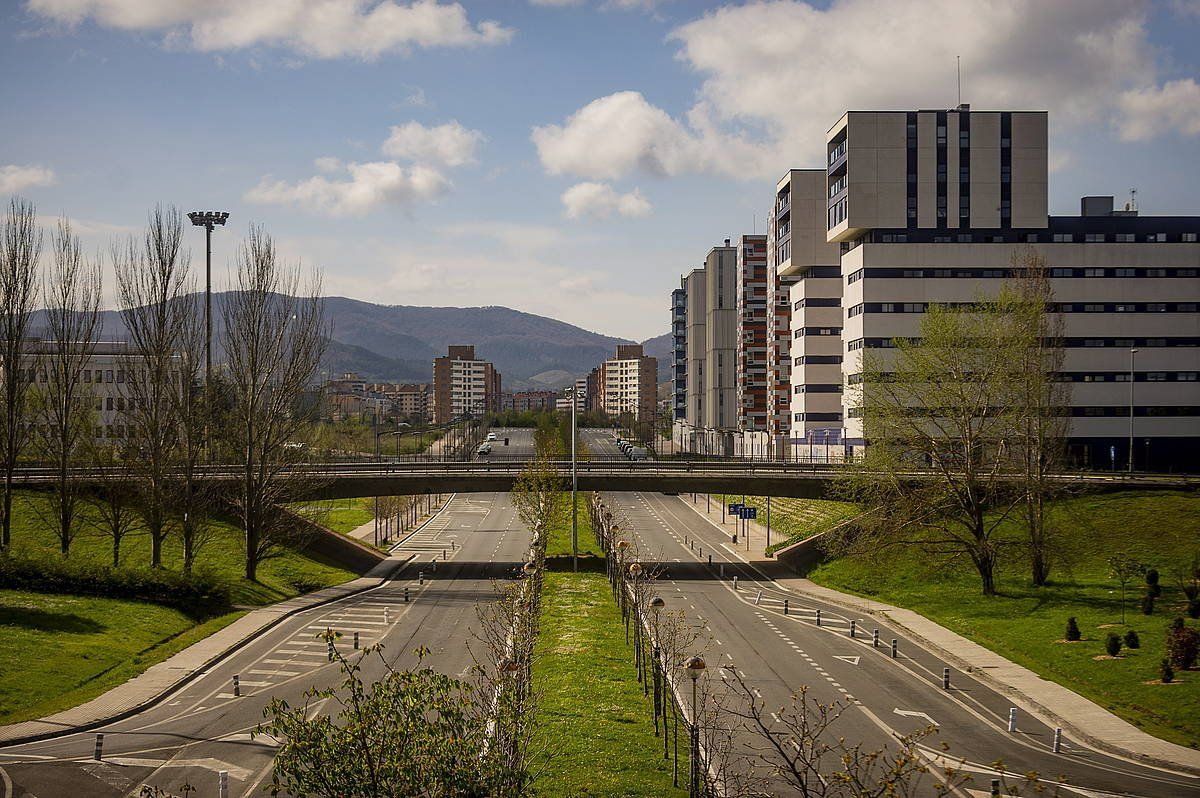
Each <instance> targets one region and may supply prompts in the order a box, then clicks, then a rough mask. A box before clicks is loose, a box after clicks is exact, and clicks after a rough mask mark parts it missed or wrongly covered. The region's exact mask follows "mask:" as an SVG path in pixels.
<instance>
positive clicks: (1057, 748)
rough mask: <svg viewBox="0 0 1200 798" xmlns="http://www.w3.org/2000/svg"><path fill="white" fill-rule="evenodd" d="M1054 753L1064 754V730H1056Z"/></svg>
mask: <svg viewBox="0 0 1200 798" xmlns="http://www.w3.org/2000/svg"><path fill="white" fill-rule="evenodd" d="M1054 753H1056V754H1059V753H1062V729H1055V730H1054Z"/></svg>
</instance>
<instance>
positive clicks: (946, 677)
mask: <svg viewBox="0 0 1200 798" xmlns="http://www.w3.org/2000/svg"><path fill="white" fill-rule="evenodd" d="M942 689H943V690H949V689H950V669H949V668H942Z"/></svg>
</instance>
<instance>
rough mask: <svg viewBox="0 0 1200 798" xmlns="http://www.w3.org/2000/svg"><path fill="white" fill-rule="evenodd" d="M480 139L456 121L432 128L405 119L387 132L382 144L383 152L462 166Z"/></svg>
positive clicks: (480, 134) (482, 138) (468, 160)
mask: <svg viewBox="0 0 1200 798" xmlns="http://www.w3.org/2000/svg"><path fill="white" fill-rule="evenodd" d="M483 141H484V136H483V134H482V133H480V132H479V131H478V130H470V129H468V128H465V127H463V126H462V125H460V124H459V123H458V122H453V121H452V122H449V123H447V124H444V125H438V126H436V127H425V126H424V125H422V124H421V123H420V122H407V123H405V124H403V125H396V126H394V127H393V128H392V131H391V135H390V136H388V139H387V141H385V142H384V143H383V154H384V155H387V156H389V157H392V158H399V159H402V160H408V161H419V162H425V163H428V162H433V163H439V164H443V165H445V166H462V165H464V164H468V163H473V162H474V161H475V148H476V147H478V146H479V145H480V144H481V143H482V142H483Z"/></svg>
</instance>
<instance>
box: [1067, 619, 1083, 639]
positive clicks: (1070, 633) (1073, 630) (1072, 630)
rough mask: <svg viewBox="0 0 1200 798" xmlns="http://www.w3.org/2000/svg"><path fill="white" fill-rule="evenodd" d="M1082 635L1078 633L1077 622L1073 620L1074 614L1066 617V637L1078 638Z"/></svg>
mask: <svg viewBox="0 0 1200 798" xmlns="http://www.w3.org/2000/svg"><path fill="white" fill-rule="evenodd" d="M1081 637H1083V635H1081V634H1080V633H1079V624H1078V623H1076V622H1075V616H1074V615H1072V616H1071V617H1070V618H1067V639H1068V640H1071V641H1075V640H1079V639H1080V638H1081Z"/></svg>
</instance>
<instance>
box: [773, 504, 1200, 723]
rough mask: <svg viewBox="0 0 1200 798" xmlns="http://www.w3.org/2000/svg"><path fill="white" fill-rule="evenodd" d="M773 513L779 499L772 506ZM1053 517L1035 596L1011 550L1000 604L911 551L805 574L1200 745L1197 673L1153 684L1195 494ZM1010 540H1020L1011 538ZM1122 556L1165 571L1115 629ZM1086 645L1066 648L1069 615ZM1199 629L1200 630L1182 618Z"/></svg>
mask: <svg viewBox="0 0 1200 798" xmlns="http://www.w3.org/2000/svg"><path fill="white" fill-rule="evenodd" d="M772 504H774V502H772ZM1051 519H1052V521H1053V523H1054V524H1055V527H1056V528H1057V529H1058V530H1059V533H1060V534H1061V536H1062V544H1063V545H1062V547H1061V548H1062V550H1063V552H1064V554H1063V555H1062V556H1060V558H1059V561H1058V562H1057V563H1056V564H1055V566H1054V570H1053V572H1052V574H1051V583H1050V584H1048V585H1047V586H1045V587H1042V588H1036V587H1033V586H1032V585H1031V582H1030V579H1029V575H1028V566H1027V564H1026V562H1025V559H1024V557H1022V556H1021V554H1020V553H1019V552H1018V551H1017V550H1012V549H1010V550H1009V552H1008V555H1007V559H1006V560H1004V561H1002V563H1001V566H1000V569H999V572H998V576H997V584H998V589H999V593H1000V595H998V596H996V597H993V598H985V597H984V596H982V595H981V594H980V587H979V578H978V576H977V575H976V574H975V571H974V569H973V568H972V567H971V565H970V564H969V563H967V562H958V563H954V564H953V566H952V567H949V566H947V565H946V564H945V563H944V562H943V563H939V562H938V561H936V560H935V559H934V558H931V557H929V556H927V555H925V554H923V553H922V552H920V551H918V550H916V549H907V550H903V551H888V552H886V554H885V556H883V557H881V558H880V561H877V562H867V561H862V560H855V559H849V558H842V559H838V560H834V561H832V562H830V563H827V564H825V565H822V566H820V567H819V568H818V569H817V570H815V571H814V572H812V573H811V574H809V576H810V578H811V579H813V580H814V581H815V582H818V583H820V584H823V585H827V586H829V587H832V588H837V589H839V590H845V591H847V592H850V593H855V594H858V595H862V596H868V597H871V598H875V599H879V600H882V601H886V602H889V603H891V604H895V605H898V606H901V607H907V608H910V609H913V610H916V611H917V612H919V613H921V614H922V615H925V616H927V617H929V618H931V619H932V620H934V621H936V622H938V623H940V624H942V625H944V626H946V627H948V628H950V629H953V630H954V631H956V632H958V633H959V634H962V635H964V636H965V637H968V638H970V639H971V640H974V641H975V642H977V643H980V644H981V645H984V646H987V647H988V648H990V649H992V650H993V651H996V652H998V653H1000V654H1002V655H1004V656H1005V657H1008V658H1009V659H1012V660H1013V661H1015V662H1018V663H1020V664H1021V665H1024V666H1026V667H1028V668H1030V669H1032V670H1034V671H1036V672H1037V673H1039V674H1040V675H1042V676H1043V677H1045V678H1048V679H1052V680H1054V681H1056V682H1058V683H1060V684H1063V685H1065V686H1067V687H1069V688H1070V689H1072V690H1074V691H1076V692H1078V693H1080V694H1081V695H1084V696H1086V697H1087V698H1089V699H1091V700H1093V701H1095V702H1096V703H1098V704H1100V705H1101V706H1104V707H1106V708H1108V709H1109V710H1111V711H1113V712H1115V713H1116V714H1118V715H1120V716H1121V717H1123V718H1125V719H1126V720H1129V721H1130V722H1132V723H1134V724H1136V725H1138V726H1140V727H1141V728H1143V729H1144V730H1145V731H1147V732H1149V733H1151V734H1155V735H1158V736H1160V737H1163V738H1165V739H1168V740H1171V741H1173V742H1177V743H1180V744H1183V745H1190V746H1193V747H1200V670H1196V671H1191V672H1184V673H1178V674H1177V678H1178V683H1177V684H1170V685H1161V684H1156V683H1153V682H1154V681H1155V680H1157V678H1158V666H1159V662H1160V661H1161V660H1162V658H1163V656H1164V648H1165V628H1166V626H1167V624H1168V623H1169V622H1170V620H1171V619H1173V618H1175V617H1177V616H1179V615H1182V614H1183V609H1184V601H1183V594H1182V592H1181V591H1180V589H1179V588H1178V586H1177V585H1176V583H1175V579H1174V577H1173V576H1172V572H1173V571H1174V569H1175V568H1177V567H1179V566H1182V565H1185V564H1187V563H1189V562H1190V561H1191V558H1192V556H1193V554H1194V553H1196V552H1197V550H1198V549H1200V534H1198V532H1197V519H1200V495H1196V494H1194V493H1183V492H1129V493H1110V494H1102V495H1092V496H1084V497H1078V498H1073V499H1068V500H1064V501H1061V502H1059V503H1057V504H1056V505H1054V507H1053V510H1052V513H1051ZM1006 533H1007V534H1008V536H1009V537H1010V538H1011V539H1014V540H1015V539H1016V538H1017V536H1018V534H1019V532H1018V530H1017V529H1016V528H1015V527H1012V528H1010V529H1008V530H1006ZM1119 552H1123V553H1127V554H1129V555H1130V556H1132V557H1135V558H1136V559H1138V560H1139V561H1141V562H1142V563H1144V564H1145V565H1147V566H1148V567H1154V568H1157V569H1158V570H1159V572H1160V573H1161V576H1162V579H1161V584H1162V589H1163V594H1162V597H1161V598H1160V599H1159V600H1158V603H1157V606H1156V608H1155V611H1154V614H1153V615H1150V616H1146V615H1142V614H1141V612H1140V611H1139V608H1138V601H1139V598H1140V596H1141V593H1142V592H1143V590H1144V583H1142V582H1141V580H1140V579H1139V580H1137V581H1136V582H1135V583H1134V584H1132V585H1131V586H1130V590H1129V594H1130V595H1129V598H1128V608H1127V610H1126V619H1127V623H1125V624H1121V606H1120V590H1119V585H1118V583H1117V581H1116V580H1115V579H1114V578H1113V577H1112V576H1111V575H1110V574H1109V569H1108V566H1107V564H1106V560H1107V559H1108V558H1109V557H1110V556H1112V555H1113V554H1115V553H1119ZM1072 615H1073V616H1075V617H1076V618H1077V619H1078V623H1079V627H1080V629H1081V630H1082V632H1083V636H1084V640H1083V641H1081V642H1078V643H1070V644H1068V643H1063V642H1061V640H1062V638H1063V635H1064V631H1065V628H1066V624H1067V618H1068V617H1069V616H1072ZM1189 623H1190V624H1192V625H1193V626H1195V627H1197V628H1200V623H1197V622H1196V621H1189ZM1128 629H1134V630H1136V631H1137V632H1138V635H1139V637H1140V638H1141V644H1142V647H1141V648H1140V649H1138V650H1133V651H1129V650H1123V651H1122V655H1123V656H1122V657H1121V658H1119V659H1117V660H1098V659H1096V657H1098V656H1100V655H1102V654H1104V639H1105V637H1106V636H1107V635H1108V633H1109V632H1110V631H1111V632H1117V633H1118V634H1120V635H1122V636H1123V635H1124V633H1125V632H1126V630H1128Z"/></svg>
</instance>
